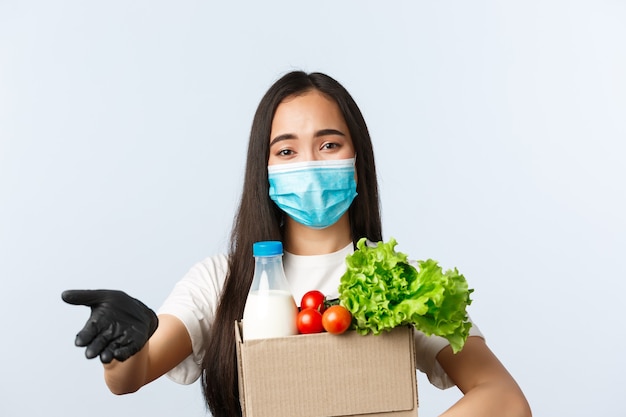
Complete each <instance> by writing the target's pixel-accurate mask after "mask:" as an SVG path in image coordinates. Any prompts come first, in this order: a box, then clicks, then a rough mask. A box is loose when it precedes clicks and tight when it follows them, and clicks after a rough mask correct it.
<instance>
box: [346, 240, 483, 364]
mask: <svg viewBox="0 0 626 417" xmlns="http://www.w3.org/2000/svg"><path fill="white" fill-rule="evenodd" d="M396 245H397V242H396V240H395V239H394V238H391V239H390V240H389V241H388V242H386V243H385V242H378V243H377V245H376V246H375V247H371V246H368V245H367V244H366V239H365V238H363V239H360V240H359V241H358V242H357V250H356V251H354V253H353V254H351V255H348V256H347V257H346V264H347V270H346V272H345V274H344V275H343V276H342V277H341V282H340V285H339V302H340V304H341V305H343V306H344V307H346V308H347V309H348V310H349V311H350V313H352V317H353V320H352V324H353V326H354V328H355V329H356V331H357V332H358V333H360V334H368V333H370V332H371V333H373V334H380V333H381V332H382V331H388V330H391V329H393V328H394V327H397V326H402V325H413V326H415V328H416V329H418V330H420V331H422V332H423V333H425V334H426V335H428V336H430V335H437V336H441V337H444V338H446V339H447V340H448V341H449V342H450V346H451V347H452V350H453V351H454V352H455V353H456V352H458V351H460V350H461V349H462V348H463V345H464V344H465V341H466V339H467V336H468V335H469V329H470V327H471V325H472V324H471V322H469V318H468V315H467V311H466V308H467V306H468V305H470V304H471V302H472V300H471V299H470V294H471V293H472V292H473V291H474V290H473V289H470V288H468V285H467V281H466V280H465V277H464V276H463V275H461V274H459V271H457V269H456V268H454V269H453V270H447V271H445V272H444V271H443V270H442V268H441V267H440V266H439V265H438V263H437V262H436V261H434V260H432V259H428V260H426V261H417V266H418V268H416V267H414V266H413V265H412V264H410V263H409V261H408V258H407V255H405V254H404V253H401V252H396V251H395V247H396Z"/></svg>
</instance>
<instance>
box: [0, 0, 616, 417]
mask: <svg viewBox="0 0 626 417" xmlns="http://www.w3.org/2000/svg"><path fill="white" fill-rule="evenodd" d="M383 4H384V5H383ZM624 22H626V6H625V3H624V2H621V1H617V0H614V1H610V0H604V1H603V0H597V1H565V0H564V1H556V0H544V1H538V0H531V1H513V2H497V1H471V2H470V1H445V2H443V1H440V2H421V1H420V2H418V1H391V2H382V1H336V0H334V1H324V0H321V1H316V2H312V3H311V2H308V3H305V2H295V1H287V0H285V1H263V2H252V1H250V2H242V1H233V2H228V3H227V2H223V3H218V2H209V1H188V0H184V1H176V2H173V1H172V2H166V1H147V0H144V1H108V2H87V1H17V0H0V278H1V280H2V281H1V282H2V290H1V294H2V303H0V320H1V328H2V336H1V342H0V358H1V360H2V364H3V366H2V371H3V375H2V378H0V392H1V393H2V394H1V395H2V400H1V401H0V415H2V416H3V417H4V416H7V417H8V416H37V415H64V416H84V415H88V416H90V417H99V416H111V415H122V416H123V415H143V416H172V415H177V416H203V415H205V410H204V405H203V399H202V396H201V394H200V386H199V384H197V383H196V384H194V385H192V386H179V385H177V384H175V383H173V382H171V381H169V380H167V379H166V378H163V379H161V380H158V381H156V382H155V383H153V384H151V385H149V386H147V387H144V388H143V389H141V390H140V391H139V392H138V393H136V394H133V395H127V396H122V397H116V396H114V395H112V394H110V393H109V391H108V390H107V388H106V386H105V384H104V382H103V379H102V372H101V366H100V364H99V363H98V361H97V360H94V361H88V360H86V359H84V357H83V352H82V350H81V349H77V348H75V347H74V346H73V341H74V335H75V334H76V332H77V331H78V330H79V329H80V328H81V327H82V324H83V323H84V321H85V320H86V318H87V316H88V310H87V309H86V308H83V307H75V306H69V305H66V304H65V303H63V302H62V301H61V299H60V294H61V292H62V291H63V290H64V289H67V288H118V289H122V290H125V291H127V292H128V293H130V294H131V295H134V296H136V297H138V298H140V299H141V300H143V301H144V302H145V303H146V304H148V305H150V306H152V307H153V308H155V309H156V308H158V306H159V305H160V303H161V302H162V301H163V299H164V297H165V296H166V295H167V294H168V292H169V291H170V289H171V288H172V286H173V285H174V283H175V282H176V281H177V280H178V279H179V278H181V277H182V276H183V275H184V274H185V272H186V271H187V270H188V269H189V268H190V267H191V266H192V265H193V263H195V262H197V261H199V260H201V259H202V258H203V257H205V256H207V255H211V254H214V253H216V252H220V251H223V250H224V249H225V247H226V242H227V239H228V233H229V231H230V226H231V220H232V216H233V212H234V210H235V206H236V203H237V200H238V197H239V194H240V192H241V180H242V172H243V163H244V155H245V151H246V146H247V136H248V132H249V128H250V124H251V120H252V114H253V112H254V110H255V108H256V105H257V104H258V101H259V100H260V98H261V96H262V94H263V93H264V92H265V90H266V89H267V88H268V87H269V85H270V84H271V83H272V82H273V81H274V80H276V79H277V78H278V77H279V76H281V75H282V74H284V73H285V72H287V71H290V70H292V69H304V70H306V71H316V70H319V71H323V72H326V73H328V74H330V75H332V76H333V77H335V78H337V79H338V80H339V81H340V82H342V83H343V84H344V85H345V86H346V87H347V88H348V90H349V91H350V92H351V93H352V95H353V96H354V98H355V99H356V100H357V102H358V103H359V105H360V106H361V109H362V111H363V113H364V115H365V118H366V120H367V121H368V124H369V127H370V131H371V134H372V137H373V142H374V148H375V152H376V157H377V167H378V171H379V178H380V186H381V196H382V203H383V206H382V209H383V220H384V231H385V238H386V239H388V238H389V237H391V236H393V237H395V238H396V239H397V240H398V242H399V245H398V247H397V249H398V250H401V251H403V252H405V253H408V254H409V255H410V257H412V258H417V259H425V258H434V259H437V260H439V261H440V263H441V264H442V265H443V266H444V267H453V266H456V267H458V268H459V270H460V271H461V272H462V273H464V275H465V276H466V278H467V279H468V281H469V283H470V286H471V287H473V288H475V290H476V291H475V293H474V297H473V298H474V303H473V304H472V306H471V307H470V314H471V315H472V317H473V318H474V320H475V321H476V322H477V323H478V324H479V325H480V327H481V329H482V331H483V332H484V333H485V334H486V336H487V339H488V343H489V345H490V346H491V348H492V349H493V351H494V352H495V353H496V354H497V355H498V357H499V358H500V359H501V360H502V362H503V363H504V364H505V365H506V366H507V368H508V369H509V370H510V371H511V373H512V374H513V376H514V377H515V378H516V380H517V381H518V382H519V384H520V385H521V386H522V388H523V390H524V392H525V393H526V395H527V397H528V399H529V401H530V403H531V406H532V408H533V411H534V415H535V416H571V417H574V416H590V415H613V416H618V415H623V395H624V393H625V392H626V384H625V383H624V379H623V376H624V372H625V371H626V359H625V355H624V345H625V343H626V337H625V336H624V326H623V321H624V320H623V317H624V313H623V312H624V308H623V306H624V291H625V290H626V284H625V281H626V267H625V266H624V255H625V254H626V250H625V249H626V221H625V214H624V213H626V196H625V186H624V179H625V178H626V168H624V164H623V161H622V160H623V159H624V155H625V153H626V145H625V139H626V122H625V119H626V118H625V116H626V81H625V80H626V76H625V74H626V48H625V46H624V45H625V42H626V25H625V24H624ZM418 377H419V390H420V402H421V407H420V417H428V416H435V415H438V413H440V412H442V411H444V410H445V409H446V408H447V407H448V406H450V405H451V404H452V403H453V402H454V401H455V400H456V399H457V398H459V393H458V391H457V390H456V389H451V390H448V391H443V392H442V391H439V390H437V389H434V388H432V387H431V386H429V384H428V381H427V379H426V378H425V376H424V375H423V374H419V375H418Z"/></svg>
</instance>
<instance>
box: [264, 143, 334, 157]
mask: <svg viewBox="0 0 626 417" xmlns="http://www.w3.org/2000/svg"><path fill="white" fill-rule="evenodd" d="M339 147H341V145H340V144H339V143H336V142H326V143H324V144H322V146H321V150H332V149H337V148H339ZM294 153H295V152H294V151H293V150H292V149H280V150H279V151H278V152H276V155H277V156H292V155H293V154H294Z"/></svg>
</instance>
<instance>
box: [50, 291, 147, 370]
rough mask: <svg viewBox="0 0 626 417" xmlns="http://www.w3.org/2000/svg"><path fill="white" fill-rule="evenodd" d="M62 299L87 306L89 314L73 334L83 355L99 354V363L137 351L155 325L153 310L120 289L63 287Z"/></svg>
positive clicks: (118, 358)
mask: <svg viewBox="0 0 626 417" xmlns="http://www.w3.org/2000/svg"><path fill="white" fill-rule="evenodd" d="M61 298H63V301H65V302H66V303H69V304H74V305H85V306H89V307H91V316H90V317H89V320H87V323H86V324H85V327H83V329H82V330H81V331H80V332H78V334H77V335H76V341H75V344H76V346H81V347H83V346H86V347H87V349H86V350H85V356H86V357H87V359H92V358H95V357H96V356H98V355H100V360H101V361H102V363H109V362H111V361H112V360H113V359H114V358H115V359H117V360H118V361H124V360H126V359H128V358H130V357H131V356H132V355H134V354H135V353H137V352H139V351H140V350H141V348H142V347H143V346H144V345H145V344H146V342H147V341H148V339H149V338H150V336H152V334H153V333H154V331H155V330H156V328H157V326H158V319H157V316H156V314H155V313H154V311H152V310H151V309H149V308H148V307H146V305H145V304H143V303H142V302H141V301H139V300H137V299H135V298H132V297H130V296H129V295H127V294H126V293H124V292H122V291H115V290H67V291H64V292H63V294H61Z"/></svg>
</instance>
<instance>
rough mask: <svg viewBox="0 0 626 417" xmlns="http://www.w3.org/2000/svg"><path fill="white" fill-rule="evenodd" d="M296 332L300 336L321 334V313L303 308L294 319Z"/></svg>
mask: <svg viewBox="0 0 626 417" xmlns="http://www.w3.org/2000/svg"><path fill="white" fill-rule="evenodd" d="M296 323H297V325H298V331H299V332H300V333H302V334H309V333H321V332H323V331H324V326H323V325H322V313H320V312H319V311H318V310H316V309H313V308H305V309H304V310H302V311H300V312H299V313H298V317H297V318H296Z"/></svg>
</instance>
